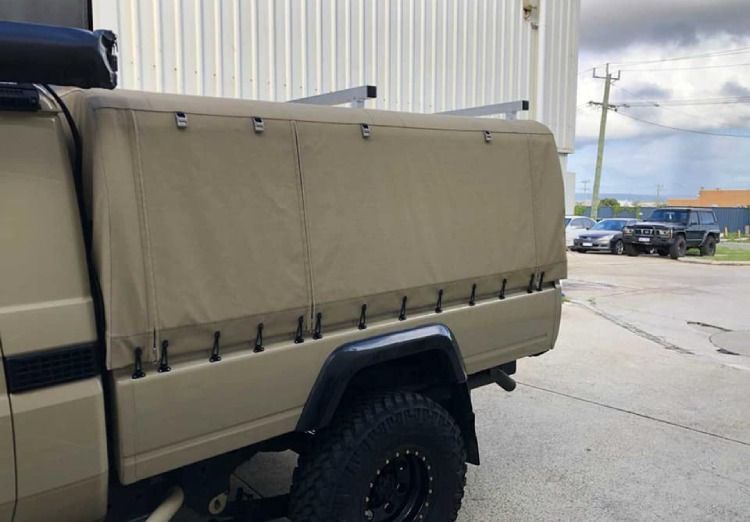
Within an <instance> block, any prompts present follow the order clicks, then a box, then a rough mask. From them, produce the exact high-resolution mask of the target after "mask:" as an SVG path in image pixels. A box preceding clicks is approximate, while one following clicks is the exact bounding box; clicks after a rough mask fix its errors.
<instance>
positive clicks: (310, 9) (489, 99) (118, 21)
mask: <svg viewBox="0 0 750 522" xmlns="http://www.w3.org/2000/svg"><path fill="white" fill-rule="evenodd" d="M579 3H580V0H537V1H533V0H377V1H376V0H93V19H94V26H95V27H96V28H108V29H112V30H114V31H115V32H116V33H117V34H118V36H119V39H120V64H121V73H120V78H121V82H120V85H121V86H122V87H124V88H128V89H143V90H149V91H163V92H173V93H187V94H198V95H205V96H226V97H241V98H252V99H260V100H275V101H287V100H290V99H294V98H300V97H304V96H312V95H315V94H321V93H325V92H330V91H333V90H338V89H345V88H348V87H353V86H357V85H363V84H373V85H377V87H378V98H377V100H375V101H371V102H368V104H367V106H368V107H376V108H379V109H388V110H398V111H415V112H428V113H429V112H440V111H446V110H453V109H459V108H463V107H471V106H476V105H484V104H490V103H499V102H504V101H513V100H518V99H529V100H530V101H531V107H532V110H531V113H530V114H529V115H528V116H529V117H533V118H535V119H539V120H540V121H542V122H544V123H546V124H547V125H548V126H550V128H552V130H553V132H554V133H555V136H556V139H557V143H558V147H559V149H560V152H562V153H569V152H572V150H573V141H574V134H575V93H576V80H577V54H578V42H577V39H578V36H577V32H578V12H579V8H580V6H579ZM533 4H538V5H539V12H538V17H537V16H536V15H532V16H531V17H530V18H529V19H526V18H525V16H524V5H533Z"/></svg>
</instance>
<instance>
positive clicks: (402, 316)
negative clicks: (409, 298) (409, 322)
mask: <svg viewBox="0 0 750 522" xmlns="http://www.w3.org/2000/svg"><path fill="white" fill-rule="evenodd" d="M398 320H399V321H406V296H404V297H402V298H401V310H400V311H399V312H398Z"/></svg>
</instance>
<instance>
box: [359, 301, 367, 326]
mask: <svg viewBox="0 0 750 522" xmlns="http://www.w3.org/2000/svg"><path fill="white" fill-rule="evenodd" d="M357 328H359V329H360V330H364V329H366V328H367V305H366V304H363V305H362V308H361V309H360V311H359V324H358V325H357Z"/></svg>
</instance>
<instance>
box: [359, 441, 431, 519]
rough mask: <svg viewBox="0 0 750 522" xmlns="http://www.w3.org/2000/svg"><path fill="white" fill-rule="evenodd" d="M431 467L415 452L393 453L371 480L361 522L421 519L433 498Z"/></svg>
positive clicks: (422, 456)
mask: <svg viewBox="0 0 750 522" xmlns="http://www.w3.org/2000/svg"><path fill="white" fill-rule="evenodd" d="M432 478H433V477H432V465H431V464H430V461H429V460H428V459H427V457H426V456H425V455H424V454H422V453H420V451H419V450H416V449H407V450H401V451H398V452H395V453H394V454H393V455H392V456H391V458H388V459H385V461H384V462H383V463H382V465H381V467H380V468H379V469H377V470H376V472H375V475H374V476H373V477H372V480H371V481H370V488H369V492H368V494H367V497H366V498H365V512H364V519H365V520H367V521H373V522H409V521H412V520H415V521H418V520H424V519H425V514H426V512H427V510H428V508H429V506H430V498H431V496H432Z"/></svg>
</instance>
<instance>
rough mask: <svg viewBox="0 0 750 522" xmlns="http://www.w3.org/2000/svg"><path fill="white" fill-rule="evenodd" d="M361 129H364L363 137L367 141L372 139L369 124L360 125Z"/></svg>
mask: <svg viewBox="0 0 750 522" xmlns="http://www.w3.org/2000/svg"><path fill="white" fill-rule="evenodd" d="M360 128H361V129H362V137H363V138H365V139H367V138H369V137H370V134H371V132H370V126H369V125H368V124H367V123H362V124H360Z"/></svg>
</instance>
